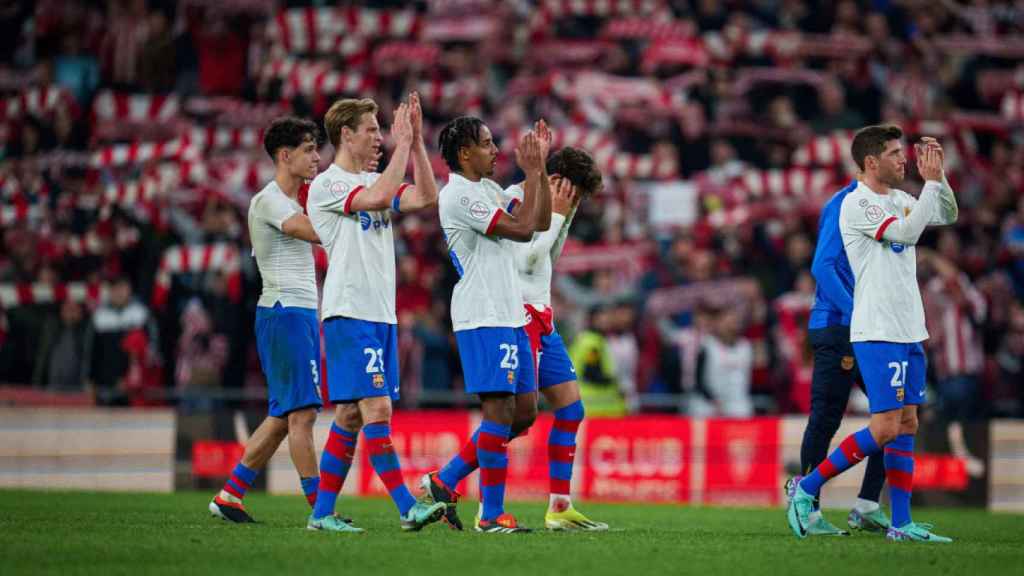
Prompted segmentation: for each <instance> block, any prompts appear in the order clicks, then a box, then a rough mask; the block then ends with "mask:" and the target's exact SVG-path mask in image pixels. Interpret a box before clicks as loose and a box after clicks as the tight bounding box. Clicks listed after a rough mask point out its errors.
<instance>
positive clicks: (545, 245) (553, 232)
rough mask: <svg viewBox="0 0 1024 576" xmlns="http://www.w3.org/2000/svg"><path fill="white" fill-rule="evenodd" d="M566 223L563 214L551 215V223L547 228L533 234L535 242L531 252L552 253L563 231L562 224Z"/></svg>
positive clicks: (539, 253)
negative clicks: (552, 248)
mask: <svg viewBox="0 0 1024 576" xmlns="http://www.w3.org/2000/svg"><path fill="white" fill-rule="evenodd" d="M564 223H565V216H562V215H561V214H552V215H551V225H550V226H549V227H548V229H547V230H543V231H537V233H536V234H534V235H533V244H532V245H531V252H534V253H536V254H538V255H545V256H546V255H548V254H550V253H551V247H552V246H554V245H555V242H556V241H558V237H559V236H560V235H561V233H562V225H563V224H564Z"/></svg>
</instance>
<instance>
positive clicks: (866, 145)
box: [850, 124, 903, 170]
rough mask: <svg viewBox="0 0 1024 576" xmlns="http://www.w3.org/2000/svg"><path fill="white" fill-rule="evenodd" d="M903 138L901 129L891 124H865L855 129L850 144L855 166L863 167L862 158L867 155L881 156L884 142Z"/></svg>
mask: <svg viewBox="0 0 1024 576" xmlns="http://www.w3.org/2000/svg"><path fill="white" fill-rule="evenodd" d="M900 138H903V130H900V127H899V126H895V125H893V124H880V125H878V126H866V127H864V128H861V129H860V130H857V133H856V134H854V135H853V144H851V145H850V155H851V156H853V161H854V162H856V163H857V167H858V168H860V169H861V170H863V169H864V159H865V158H867V157H868V156H881V155H882V152H884V151H885V143H886V142H888V141H890V140H899V139H900Z"/></svg>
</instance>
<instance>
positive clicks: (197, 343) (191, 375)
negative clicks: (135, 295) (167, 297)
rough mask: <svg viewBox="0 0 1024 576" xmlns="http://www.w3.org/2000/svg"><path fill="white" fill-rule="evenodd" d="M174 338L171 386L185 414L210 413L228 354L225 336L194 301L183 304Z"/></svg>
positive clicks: (222, 376)
mask: <svg viewBox="0 0 1024 576" xmlns="http://www.w3.org/2000/svg"><path fill="white" fill-rule="evenodd" d="M181 324H182V326H181V337H180V338H179V339H178V347H177V359H176V362H175V374H174V387H175V390H176V391H177V393H178V395H179V396H180V399H181V400H180V401H181V406H182V408H183V410H185V411H186V412H192V411H211V410H213V409H214V408H215V407H217V406H219V405H221V403H220V402H218V401H217V396H218V394H217V392H218V391H219V390H220V388H221V385H222V383H223V379H224V367H225V366H226V365H227V362H228V357H229V354H230V342H228V339H227V337H225V336H224V334H222V333H220V332H216V331H215V326H214V323H213V320H212V319H211V318H210V315H209V314H208V313H207V311H206V309H205V308H204V307H203V304H202V303H201V302H200V301H199V300H198V299H192V300H190V301H189V302H188V304H186V305H185V311H184V313H183V314H182V318H181Z"/></svg>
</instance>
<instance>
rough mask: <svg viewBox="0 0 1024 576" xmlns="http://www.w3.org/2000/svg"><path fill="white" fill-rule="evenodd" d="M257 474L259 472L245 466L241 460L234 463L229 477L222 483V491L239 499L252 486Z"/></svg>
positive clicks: (243, 496)
mask: <svg viewBox="0 0 1024 576" xmlns="http://www.w3.org/2000/svg"><path fill="white" fill-rule="evenodd" d="M257 474H259V472H257V471H256V470H253V469H251V468H248V467H246V466H245V464H242V463H241V462H239V463H238V464H235V469H234V470H232V471H231V477H230V478H228V481H227V482H225V483H224V491H225V492H227V493H228V494H231V495H232V496H234V497H235V498H238V499H239V500H241V499H242V498H245V493H246V492H247V491H248V490H249V488H251V487H252V483H253V481H255V480H256V475H257Z"/></svg>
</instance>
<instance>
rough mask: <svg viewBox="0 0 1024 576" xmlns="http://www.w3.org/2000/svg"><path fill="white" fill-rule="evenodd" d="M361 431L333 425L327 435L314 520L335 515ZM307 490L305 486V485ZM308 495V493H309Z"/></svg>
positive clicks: (334, 423) (335, 423)
mask: <svg viewBox="0 0 1024 576" xmlns="http://www.w3.org/2000/svg"><path fill="white" fill-rule="evenodd" d="M358 434H359V431H355V432H350V431H348V430H345V429H344V428H342V427H340V426H338V424H337V422H332V423H331V431H330V433H329V434H328V435H327V445H326V446H324V453H323V454H322V455H321V456H320V484H319V486H318V487H317V493H316V503H315V504H314V506H313V518H324V517H325V516H330V515H331V514H334V505H335V503H336V502H337V500H338V493H339V492H341V487H342V486H343V485H344V484H345V477H346V476H348V471H349V469H350V468H351V467H352V458H353V457H354V456H355V453H356V439H357V437H358V436H357V435H358ZM303 490H305V484H303ZM307 494H308V493H307Z"/></svg>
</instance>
